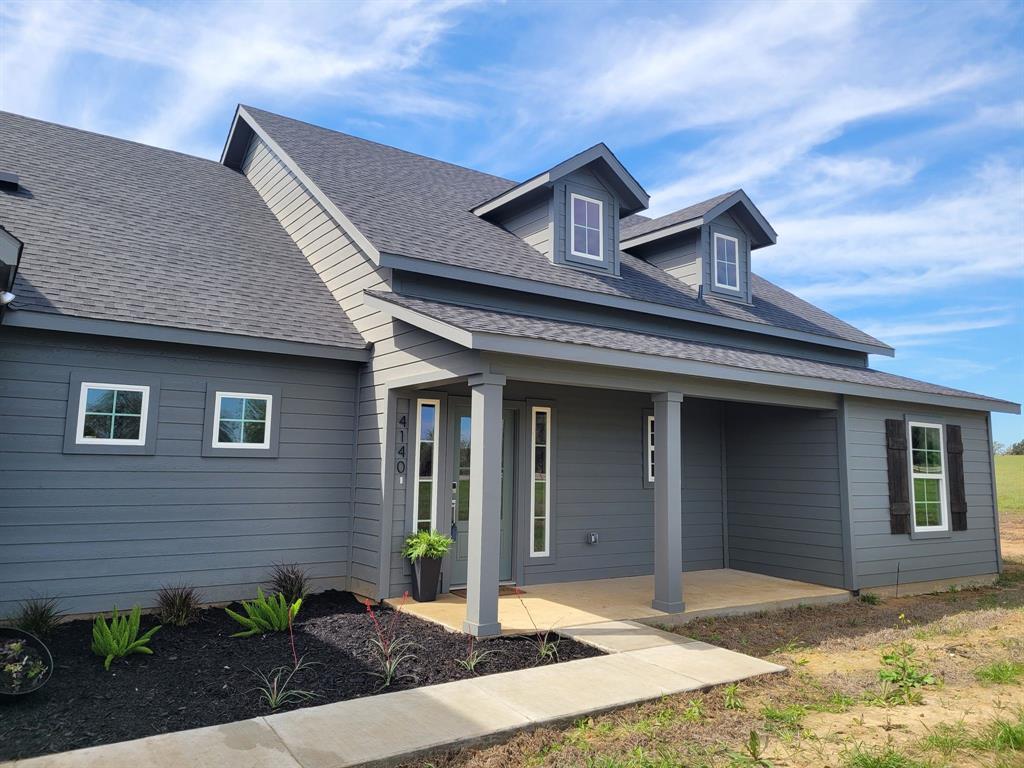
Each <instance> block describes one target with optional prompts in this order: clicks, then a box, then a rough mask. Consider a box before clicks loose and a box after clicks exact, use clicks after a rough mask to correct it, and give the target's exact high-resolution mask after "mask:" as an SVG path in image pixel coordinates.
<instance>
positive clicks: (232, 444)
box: [212, 392, 274, 450]
mask: <svg viewBox="0 0 1024 768" xmlns="http://www.w3.org/2000/svg"><path fill="white" fill-rule="evenodd" d="M273 403H274V398H273V396H272V395H261V394H253V393H249V392H218V393H217V395H216V398H215V400H214V407H213V408H214V410H213V443H212V447H214V448H239V449H257V450H258V449H261V448H262V449H266V448H269V447H270V418H271V413H272V412H273Z"/></svg>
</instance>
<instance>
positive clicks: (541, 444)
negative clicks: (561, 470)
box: [530, 406, 551, 557]
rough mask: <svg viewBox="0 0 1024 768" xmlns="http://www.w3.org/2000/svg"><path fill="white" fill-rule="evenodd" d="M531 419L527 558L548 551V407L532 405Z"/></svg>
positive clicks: (540, 555) (549, 497)
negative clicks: (528, 555) (528, 552)
mask: <svg viewBox="0 0 1024 768" xmlns="http://www.w3.org/2000/svg"><path fill="white" fill-rule="evenodd" d="M530 419H531V422H532V423H531V430H530V462H531V465H532V470H533V471H532V472H531V477H532V482H533V484H532V486H531V487H530V524H531V536H530V557H547V556H549V555H550V554H551V492H550V491H551V408H550V407H547V406H537V407H534V408H533V409H532V411H531V415H530Z"/></svg>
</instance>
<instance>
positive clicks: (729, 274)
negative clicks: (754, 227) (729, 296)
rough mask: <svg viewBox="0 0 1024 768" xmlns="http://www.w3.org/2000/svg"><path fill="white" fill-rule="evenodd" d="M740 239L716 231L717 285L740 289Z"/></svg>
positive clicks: (731, 289)
mask: <svg viewBox="0 0 1024 768" xmlns="http://www.w3.org/2000/svg"><path fill="white" fill-rule="evenodd" d="M739 245H740V244H739V240H737V239H736V238H735V237H729V235H723V234H719V233H718V232H716V233H715V287H716V288H727V289H729V290H730V291H738V290H739V289H740V268H739V250H740V248H739Z"/></svg>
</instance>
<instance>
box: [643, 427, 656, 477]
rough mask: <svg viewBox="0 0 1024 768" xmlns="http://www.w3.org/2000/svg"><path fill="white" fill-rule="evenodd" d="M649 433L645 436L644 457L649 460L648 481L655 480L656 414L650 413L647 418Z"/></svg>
mask: <svg viewBox="0 0 1024 768" xmlns="http://www.w3.org/2000/svg"><path fill="white" fill-rule="evenodd" d="M645 421H646V424H647V434H646V436H645V438H644V447H645V448H646V450H645V452H644V458H645V460H646V462H647V482H648V483H653V482H654V414H648V415H647V418H646V419H645Z"/></svg>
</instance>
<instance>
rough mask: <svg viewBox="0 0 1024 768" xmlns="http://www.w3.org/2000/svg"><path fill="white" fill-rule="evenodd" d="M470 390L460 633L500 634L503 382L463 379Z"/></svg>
mask: <svg viewBox="0 0 1024 768" xmlns="http://www.w3.org/2000/svg"><path fill="white" fill-rule="evenodd" d="M469 386H470V389H471V390H472V406H471V407H472V414H471V415H472V435H471V439H472V450H473V456H472V459H471V460H470V465H469V558H468V563H467V569H466V621H465V623H464V624H463V625H462V628H463V630H464V631H465V632H468V633H469V634H471V635H475V636H476V637H489V636H491V635H499V634H501V624H500V623H498V563H499V560H500V559H501V553H500V549H501V546H500V542H501V427H502V419H501V416H502V398H503V394H504V391H505V377H504V376H498V375H495V374H489V373H483V374H478V375H476V376H470V377H469Z"/></svg>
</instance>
